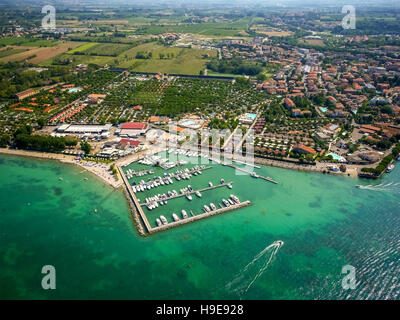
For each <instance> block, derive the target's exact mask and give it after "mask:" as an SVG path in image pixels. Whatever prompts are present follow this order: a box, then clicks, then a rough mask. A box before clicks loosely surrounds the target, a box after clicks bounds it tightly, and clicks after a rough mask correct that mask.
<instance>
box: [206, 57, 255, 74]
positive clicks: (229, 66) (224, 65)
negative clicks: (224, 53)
mask: <svg viewBox="0 0 400 320" xmlns="http://www.w3.org/2000/svg"><path fill="white" fill-rule="evenodd" d="M207 68H208V69H210V70H213V71H215V72H218V73H228V74H242V75H248V76H255V75H257V74H259V73H260V72H262V71H263V68H262V65H260V64H259V63H256V62H248V61H244V60H241V59H230V60H218V59H213V60H211V61H210V62H208V63H207Z"/></svg>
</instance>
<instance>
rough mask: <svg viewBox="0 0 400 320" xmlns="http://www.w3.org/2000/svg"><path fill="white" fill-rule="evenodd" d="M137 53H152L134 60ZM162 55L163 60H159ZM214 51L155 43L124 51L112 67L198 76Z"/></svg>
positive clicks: (215, 53)
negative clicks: (146, 57) (149, 56)
mask: <svg viewBox="0 0 400 320" xmlns="http://www.w3.org/2000/svg"><path fill="white" fill-rule="evenodd" d="M139 52H143V53H146V54H148V53H149V52H151V53H152V57H151V58H150V59H136V55H137V53H139ZM160 54H161V55H164V57H165V58H164V59H161V58H160ZM168 55H169V57H168ZM216 55H217V52H216V51H211V50H202V49H190V48H174V47H164V46H162V45H158V44H156V43H154V42H153V43H146V44H143V45H140V46H137V47H134V48H132V49H130V50H128V51H125V52H124V53H122V54H121V55H120V56H119V57H118V59H117V60H118V61H117V63H115V61H114V60H113V61H112V63H111V64H112V65H115V66H118V67H121V68H129V69H131V70H134V71H140V72H165V73H180V74H196V75H197V74H199V72H200V70H203V69H204V66H205V64H206V63H207V62H208V61H209V60H210V57H215V56H216Z"/></svg>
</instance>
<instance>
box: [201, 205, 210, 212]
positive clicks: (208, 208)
mask: <svg viewBox="0 0 400 320" xmlns="http://www.w3.org/2000/svg"><path fill="white" fill-rule="evenodd" d="M203 210H204V211H205V212H210V211H211V209H210V207H209V206H207V205H206V204H205V205H204V206H203Z"/></svg>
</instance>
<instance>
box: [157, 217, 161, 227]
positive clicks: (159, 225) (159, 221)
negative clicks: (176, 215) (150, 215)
mask: <svg viewBox="0 0 400 320" xmlns="http://www.w3.org/2000/svg"><path fill="white" fill-rule="evenodd" d="M156 223H157V226H158V227H161V225H162V223H161V220H160V219H158V218H157V219H156Z"/></svg>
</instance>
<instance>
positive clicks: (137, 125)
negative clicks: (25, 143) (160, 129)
mask: <svg viewBox="0 0 400 320" xmlns="http://www.w3.org/2000/svg"><path fill="white" fill-rule="evenodd" d="M148 127H149V125H148V124H147V123H144V122H125V123H123V124H122V125H121V129H120V130H119V132H117V133H119V135H120V136H121V137H137V136H139V135H144V134H145V133H146V131H147V130H148Z"/></svg>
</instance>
